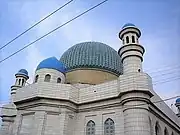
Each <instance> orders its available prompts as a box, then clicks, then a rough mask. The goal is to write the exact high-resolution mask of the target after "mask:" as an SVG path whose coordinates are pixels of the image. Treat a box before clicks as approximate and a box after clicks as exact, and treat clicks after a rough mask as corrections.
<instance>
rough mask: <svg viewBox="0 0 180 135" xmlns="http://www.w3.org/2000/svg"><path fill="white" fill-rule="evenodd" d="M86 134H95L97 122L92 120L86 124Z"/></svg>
mask: <svg viewBox="0 0 180 135" xmlns="http://www.w3.org/2000/svg"><path fill="white" fill-rule="evenodd" d="M86 135H95V123H94V121H92V120H90V121H89V122H88V123H87V125H86Z"/></svg>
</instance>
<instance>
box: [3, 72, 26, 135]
mask: <svg viewBox="0 0 180 135" xmlns="http://www.w3.org/2000/svg"><path fill="white" fill-rule="evenodd" d="M15 76H16V82H15V84H14V85H13V86H11V101H10V103H9V104H6V105H4V106H3V108H2V110H1V116H0V117H1V118H2V126H1V130H0V134H2V135H10V134H12V131H11V128H12V127H13V123H14V119H15V117H16V115H17V110H16V105H15V104H14V102H13V101H14V96H15V94H16V91H17V89H19V88H21V87H23V86H25V83H26V81H27V79H28V78H29V76H28V72H27V71H26V70H25V69H21V70H19V71H18V73H17V74H15Z"/></svg>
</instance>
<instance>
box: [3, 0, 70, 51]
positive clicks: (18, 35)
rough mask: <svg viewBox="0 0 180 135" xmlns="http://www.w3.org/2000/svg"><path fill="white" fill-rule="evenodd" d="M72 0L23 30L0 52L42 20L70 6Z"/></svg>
mask: <svg viewBox="0 0 180 135" xmlns="http://www.w3.org/2000/svg"><path fill="white" fill-rule="evenodd" d="M72 1H73V0H70V1H68V2H67V3H65V4H64V5H62V6H61V7H59V8H58V9H56V10H54V11H53V12H51V13H50V14H48V15H47V16H46V17H44V18H43V19H41V20H40V21H38V22H36V23H35V24H34V25H32V26H31V27H29V28H28V29H27V30H25V31H24V32H22V33H20V34H19V35H17V36H16V37H15V38H13V39H12V40H10V41H9V42H7V43H6V44H5V45H3V46H2V47H0V50H2V49H3V48H5V47H6V46H8V45H9V44H10V43H12V42H13V41H15V40H16V39H18V38H19V37H21V36H22V35H24V34H25V33H26V32H28V31H29V30H31V29H32V28H34V27H35V26H37V25H38V24H40V23H41V22H43V21H44V20H46V19H47V18H49V17H50V16H52V15H53V14H55V13H56V12H58V11H59V10H61V9H62V8H64V7H65V6H67V5H68V4H70V3H71V2H72Z"/></svg>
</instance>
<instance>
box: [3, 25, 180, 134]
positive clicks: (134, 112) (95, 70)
mask: <svg viewBox="0 0 180 135" xmlns="http://www.w3.org/2000/svg"><path fill="white" fill-rule="evenodd" d="M140 36H141V31H140V30H139V29H138V28H137V27H136V26H135V25H134V24H131V23H127V24H125V25H124V26H123V27H122V29H121V31H120V33H119V38H120V39H121V40H122V46H121V47H120V49H119V50H118V51H116V50H114V49H113V48H111V47H110V46H108V45H106V44H104V43H100V42H83V43H79V44H76V45H74V46H72V47H71V48H69V49H68V50H67V51H65V52H64V54H63V55H62V56H61V58H60V60H58V59H56V58H55V57H50V58H47V59H45V60H43V61H42V62H40V63H39V65H38V66H37V68H36V71H35V75H34V81H33V83H32V84H29V85H26V81H27V80H28V79H29V76H28V72H27V70H25V69H21V70H19V71H18V72H17V73H16V74H15V77H16V81H15V84H14V85H13V86H11V101H10V103H9V104H7V105H4V106H3V109H2V112H1V118H2V126H1V135H180V98H179V99H177V100H176V103H175V105H176V107H177V110H178V113H177V114H175V113H174V112H173V111H172V110H171V109H170V108H169V107H168V106H167V105H166V104H165V102H163V101H162V99H161V98H160V97H159V96H158V95H157V94H156V92H155V91H154V89H153V85H152V79H151V77H150V76H149V75H148V74H147V73H145V72H143V68H142V62H143V54H144V53H145V49H144V47H143V46H142V45H141V44H140V43H139V38H140Z"/></svg>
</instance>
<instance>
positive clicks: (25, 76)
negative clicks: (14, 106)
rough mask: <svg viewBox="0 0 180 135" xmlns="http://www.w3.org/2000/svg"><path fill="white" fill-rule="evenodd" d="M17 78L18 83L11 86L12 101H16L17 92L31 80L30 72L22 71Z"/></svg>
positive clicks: (17, 74)
mask: <svg viewBox="0 0 180 135" xmlns="http://www.w3.org/2000/svg"><path fill="white" fill-rule="evenodd" d="M15 76H16V82H15V84H14V85H13V86H11V99H12V101H13V100H14V96H15V94H16V90H17V89H19V88H21V87H24V86H25V84H26V81H27V80H28V79H29V76H28V72H27V70H26V69H21V70H19V71H18V73H16V74H15Z"/></svg>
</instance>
